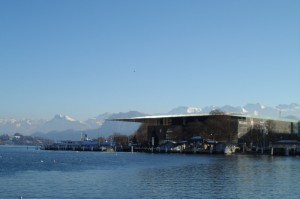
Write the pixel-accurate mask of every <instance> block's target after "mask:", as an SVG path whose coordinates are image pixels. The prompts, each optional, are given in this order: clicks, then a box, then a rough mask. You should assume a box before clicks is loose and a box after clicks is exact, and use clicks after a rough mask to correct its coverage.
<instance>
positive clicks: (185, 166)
mask: <svg viewBox="0 0 300 199" xmlns="http://www.w3.org/2000/svg"><path fill="white" fill-rule="evenodd" d="M299 165H300V158H297V157H270V156H248V155H232V156H223V155H212V156H210V155H183V154H144V153H99V152H70V151H69V152H62V151H37V150H34V148H29V149H27V148H26V147H3V146H2V147H0V187H1V189H0V198H18V196H20V195H22V196H23V198H24V199H26V198H283V197H284V198H297V196H298V195H300V189H299V188H298V187H299V186H298V183H299V180H300V174H299V173H298V172H297V171H298V168H299Z"/></svg>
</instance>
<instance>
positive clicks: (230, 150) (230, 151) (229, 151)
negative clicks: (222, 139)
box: [224, 144, 235, 155]
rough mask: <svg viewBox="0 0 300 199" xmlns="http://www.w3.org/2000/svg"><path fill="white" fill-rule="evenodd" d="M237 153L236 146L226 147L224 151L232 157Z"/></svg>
mask: <svg viewBox="0 0 300 199" xmlns="http://www.w3.org/2000/svg"><path fill="white" fill-rule="evenodd" d="M234 152H235V146H234V145H231V144H230V145H226V147H225V149H224V153H225V154H226V155H230V154H232V153H234Z"/></svg>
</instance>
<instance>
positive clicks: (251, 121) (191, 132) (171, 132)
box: [115, 114, 300, 145]
mask: <svg viewBox="0 0 300 199" xmlns="http://www.w3.org/2000/svg"><path fill="white" fill-rule="evenodd" d="M115 121H127V122H140V123H143V124H144V125H146V127H147V128H146V129H147V135H148V143H149V144H152V143H153V142H154V145H157V144H159V142H161V141H163V140H175V141H183V140H188V139H190V138H192V137H193V136H202V137H205V138H206V139H208V140H217V141H220V142H225V143H238V142H243V143H256V144H258V143H260V144H264V145H265V144H268V143H270V142H276V141H278V140H282V139H293V140H299V138H300V132H299V131H300V123H299V121H297V120H291V119H283V118H267V117H259V116H253V115H241V114H215V115H212V114H187V115H186V114H184V115H159V116H144V117H134V118H120V119H115Z"/></svg>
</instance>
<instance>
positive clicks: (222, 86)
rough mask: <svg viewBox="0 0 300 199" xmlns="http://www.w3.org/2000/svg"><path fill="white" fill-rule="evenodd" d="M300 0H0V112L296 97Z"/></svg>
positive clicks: (86, 113)
mask: <svg viewBox="0 0 300 199" xmlns="http://www.w3.org/2000/svg"><path fill="white" fill-rule="evenodd" d="M299 10H300V1H297V0H281V1H277V0H253V1H240V0H236V1H230V0H227V1H223V0H219V1H218V0H213V1H204V0H201V1H199V0H194V1H193V0H189V1H176V0H154V1H146V0H136V1H135V0H127V1H121V0H119V1H117V0H102V1H100V0H89V1H76V0H62V1H58V0H54V1H50V0H48V1H46V0H42V1H40V0H35V1H33V0H27V1H23V0H19V1H16V0H1V1H0V27H1V31H0V75H1V77H0V91H1V95H0V96H1V97H0V109H1V110H0V117H7V116H10V117H18V118H23V117H27V118H43V119H50V118H52V117H53V116H54V115H55V114H57V113H62V114H67V115H71V116H73V117H74V118H76V119H86V118H88V117H93V116H96V115H98V114H101V113H104V112H126V111H130V110H137V111H140V112H145V113H150V114H153V113H162V112H168V111H170V110H171V109H173V108H175V107H177V106H195V107H204V106H209V105H215V106H222V105H227V104H228V105H232V106H243V105H245V104H247V103H256V102H260V103H262V104H265V105H270V106H276V105H278V104H281V103H286V104H289V103H291V102H296V103H300V92H299V88H300V77H299V75H300V12H299Z"/></svg>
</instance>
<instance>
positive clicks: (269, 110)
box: [168, 103, 300, 119]
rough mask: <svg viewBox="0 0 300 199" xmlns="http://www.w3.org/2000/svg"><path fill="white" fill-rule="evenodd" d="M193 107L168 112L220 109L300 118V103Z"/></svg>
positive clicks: (203, 112)
mask: <svg viewBox="0 0 300 199" xmlns="http://www.w3.org/2000/svg"><path fill="white" fill-rule="evenodd" d="M190 109H191V107H187V106H180V107H177V108H175V109H173V110H171V111H170V112H168V114H195V113H197V114H207V113H209V112H211V111H213V110H216V109H219V110H221V111H224V112H226V113H238V114H248V115H260V116H265V117H274V118H279V117H283V118H284V117H287V118H294V119H300V105H298V104H296V103H292V104H290V105H284V104H281V105H278V106H276V107H271V106H265V105H262V104H260V103H256V104H247V105H245V106H230V105H225V106H222V107H217V106H206V107H204V108H195V107H192V110H196V111H194V112H190V111H189V110H190Z"/></svg>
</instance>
